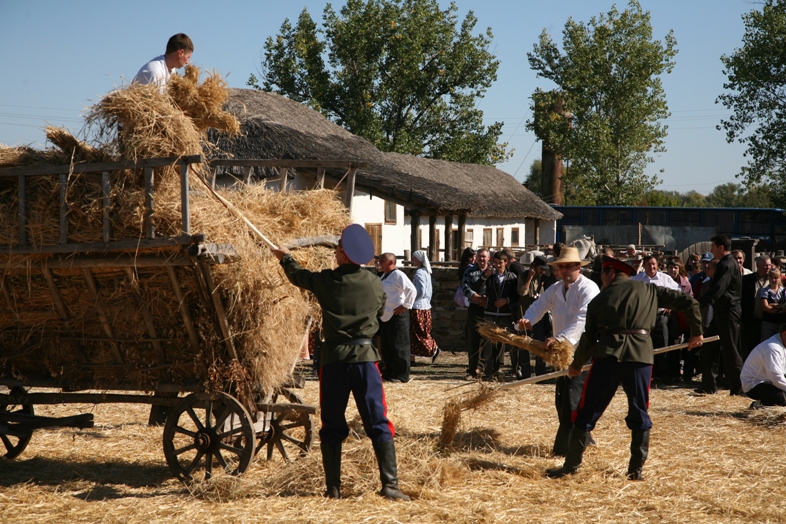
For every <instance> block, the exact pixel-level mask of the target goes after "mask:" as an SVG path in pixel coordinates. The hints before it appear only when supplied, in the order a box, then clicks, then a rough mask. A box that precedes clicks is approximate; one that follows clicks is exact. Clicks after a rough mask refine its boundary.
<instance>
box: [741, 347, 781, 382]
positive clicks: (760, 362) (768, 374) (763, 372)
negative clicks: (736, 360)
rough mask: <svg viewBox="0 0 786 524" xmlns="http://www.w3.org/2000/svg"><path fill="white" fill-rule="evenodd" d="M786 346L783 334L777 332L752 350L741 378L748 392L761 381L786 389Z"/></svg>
mask: <svg viewBox="0 0 786 524" xmlns="http://www.w3.org/2000/svg"><path fill="white" fill-rule="evenodd" d="M785 373H786V348H785V347H783V341H782V340H781V334H780V333H776V334H774V335H773V336H771V337H770V338H768V339H767V340H765V341H764V342H762V343H761V344H759V345H758V346H756V347H755V348H753V351H751V354H750V355H748V358H746V359H745V364H743V366H742V373H741V374H740V380H741V381H742V389H743V391H745V392H746V393H747V392H748V391H750V390H752V389H753V388H755V387H756V386H758V385H759V384H761V383H764V382H769V383H770V384H772V385H773V386H775V387H776V388H778V389H780V390H782V391H786V378H784V374H785Z"/></svg>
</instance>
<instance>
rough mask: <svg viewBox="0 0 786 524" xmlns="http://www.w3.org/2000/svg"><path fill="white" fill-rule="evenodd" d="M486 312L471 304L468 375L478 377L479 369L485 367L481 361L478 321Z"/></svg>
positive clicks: (468, 320) (468, 323) (468, 333)
mask: <svg viewBox="0 0 786 524" xmlns="http://www.w3.org/2000/svg"><path fill="white" fill-rule="evenodd" d="M484 314H485V313H484V310H483V308H482V307H480V306H478V305H477V304H470V305H469V308H467V355H468V357H469V363H468V364H467V374H468V375H473V376H474V375H476V374H477V370H478V369H482V368H483V365H482V363H481V361H480V343H481V339H482V337H481V336H480V333H478V321H479V320H481V319H482V318H483V316H484Z"/></svg>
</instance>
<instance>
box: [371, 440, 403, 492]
mask: <svg viewBox="0 0 786 524" xmlns="http://www.w3.org/2000/svg"><path fill="white" fill-rule="evenodd" d="M374 453H375V454H376V455H377V464H379V480H380V481H382V489H381V490H380V492H379V494H380V495H382V496H383V497H385V498H386V499H400V500H410V498H409V497H408V496H407V495H405V494H404V493H402V492H401V490H400V489H399V487H398V470H397V468H396V446H395V444H393V441H392V440H389V441H387V442H382V443H380V444H374Z"/></svg>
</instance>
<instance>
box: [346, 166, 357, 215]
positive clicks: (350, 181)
mask: <svg viewBox="0 0 786 524" xmlns="http://www.w3.org/2000/svg"><path fill="white" fill-rule="evenodd" d="M356 173H357V170H356V169H355V167H354V166H353V167H350V168H349V171H347V189H346V192H345V193H344V205H345V206H346V208H347V209H349V214H350V216H351V215H352V197H353V196H354V195H355V175H356Z"/></svg>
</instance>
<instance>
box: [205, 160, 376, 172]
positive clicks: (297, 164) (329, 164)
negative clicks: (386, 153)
mask: <svg viewBox="0 0 786 524" xmlns="http://www.w3.org/2000/svg"><path fill="white" fill-rule="evenodd" d="M368 165H369V164H368V162H358V161H356V160H313V159H305V158H304V159H301V160H298V159H265V158H257V159H248V160H235V159H227V158H217V159H215V160H211V161H210V167H217V166H222V167H245V166H253V167H292V168H295V169H298V168H303V169H318V168H323V169H347V168H349V167H350V166H354V167H355V168H357V169H364V168H366V167H368Z"/></svg>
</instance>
